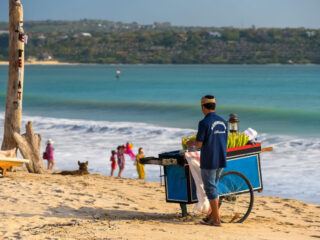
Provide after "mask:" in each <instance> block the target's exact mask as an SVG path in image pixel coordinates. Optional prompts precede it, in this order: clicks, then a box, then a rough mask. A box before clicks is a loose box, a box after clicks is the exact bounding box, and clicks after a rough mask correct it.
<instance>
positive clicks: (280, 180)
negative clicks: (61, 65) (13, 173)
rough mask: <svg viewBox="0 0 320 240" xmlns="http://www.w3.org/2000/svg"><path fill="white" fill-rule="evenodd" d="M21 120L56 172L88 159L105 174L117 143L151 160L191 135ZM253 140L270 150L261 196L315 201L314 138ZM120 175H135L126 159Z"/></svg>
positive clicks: (154, 173)
mask: <svg viewBox="0 0 320 240" xmlns="http://www.w3.org/2000/svg"><path fill="white" fill-rule="evenodd" d="M24 119H25V120H28V121H32V122H33V125H34V130H35V132H36V133H40V134H41V136H42V139H43V141H42V144H41V151H44V149H45V143H46V140H47V139H49V138H51V139H53V141H54V147H55V160H56V169H59V170H71V169H76V168H77V161H89V166H88V167H89V171H90V172H91V173H100V174H103V175H109V173H110V166H111V164H110V161H109V159H110V152H111V150H115V149H116V147H117V146H118V145H123V144H125V143H126V142H127V141H129V142H131V143H133V146H134V147H133V152H134V153H137V150H138V148H139V147H143V148H144V149H145V154H146V156H154V157H157V156H158V154H159V153H161V152H166V151H173V150H177V149H181V138H182V137H184V136H190V135H193V134H194V133H195V132H196V130H194V129H182V128H169V127H161V126H156V125H151V124H146V123H135V122H107V121H89V120H72V119H59V118H47V117H37V116H24ZM3 121H4V114H0V125H1V126H3ZM25 124H26V122H25V121H23V125H25ZM2 130H3V129H2ZM22 132H24V129H23V130H22ZM0 140H1V141H2V136H1V137H0ZM259 141H261V142H262V147H271V146H272V147H273V148H274V151H273V152H264V153H262V154H261V166H262V178H263V186H264V193H263V194H265V195H272V196H280V197H286V198H295V199H299V200H303V201H307V202H313V203H320V191H319V189H320V182H319V179H320V172H319V171H318V169H319V168H320V161H319V156H320V138H315V137H313V138H312V137H305V138H302V137H301V136H300V137H298V136H288V135H275V134H265V133H262V134H259ZM145 169H146V176H147V178H146V179H147V180H149V181H160V177H159V175H160V167H159V166H155V165H146V166H145ZM123 176H124V177H128V178H136V177H137V173H136V168H135V165H134V162H133V161H132V160H131V159H130V158H128V157H126V165H125V170H124V174H123Z"/></svg>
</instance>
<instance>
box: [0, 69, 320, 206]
mask: <svg viewBox="0 0 320 240" xmlns="http://www.w3.org/2000/svg"><path fill="white" fill-rule="evenodd" d="M118 68H120V69H121V73H120V75H119V76H120V77H119V79H116V70H117V69H118ZM7 79H8V67H7V66H0V113H1V115H0V117H1V118H0V121H1V122H0V124H1V126H3V119H4V110H5V92H6V83H7ZM24 84H25V85H24V99H23V114H24V117H23V120H24V121H28V120H33V122H34V124H35V129H36V131H38V132H40V133H41V134H42V136H43V138H44V139H47V138H49V137H51V138H53V139H54V141H55V147H56V159H57V168H59V169H72V168H75V167H76V165H75V163H76V161H77V160H81V161H82V160H88V159H89V166H90V168H91V171H92V172H99V173H102V174H108V173H109V169H110V166H109V162H108V158H109V156H110V155H109V152H110V150H111V149H114V148H115V147H116V146H117V145H119V144H123V143H125V142H126V141H131V142H133V144H134V150H136V149H137V148H138V147H140V146H143V147H144V148H145V150H146V154H147V155H153V156H156V155H157V154H158V153H160V152H162V151H168V150H175V149H179V148H180V141H181V137H182V136H188V135H190V134H193V133H194V132H195V131H196V128H197V124H198V121H199V120H200V119H201V118H202V117H203V116H202V113H201V109H200V98H201V96H203V95H206V94H212V95H214V96H215V97H216V99H217V112H218V114H220V115H221V116H223V117H224V118H226V119H227V118H228V115H229V114H230V113H237V114H238V117H239V119H240V129H241V130H245V129H246V128H248V127H251V128H254V129H255V130H257V131H258V133H259V139H260V140H261V141H262V144H263V146H265V147H268V146H273V147H274V149H275V150H274V152H272V153H270V152H268V153H264V154H262V171H263V179H264V186H265V191H264V192H265V194H270V195H279V196H284V197H292V198H298V199H301V200H305V201H309V202H317V203H320V200H319V199H320V183H319V179H320V174H319V171H317V170H316V169H317V168H319V167H320V160H319V159H320V66H319V65H75V66H26V67H25V83H24ZM2 132H3V131H2V130H1V132H0V135H2ZM43 146H44V143H43ZM102 156H103V157H102ZM147 171H148V172H147V179H148V180H153V181H158V180H159V177H158V175H159V173H158V171H159V169H158V168H155V167H151V166H148V167H147ZM125 176H126V177H136V173H135V169H134V166H133V164H132V163H131V162H130V160H128V161H127V166H126V172H125Z"/></svg>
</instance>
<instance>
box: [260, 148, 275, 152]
mask: <svg viewBox="0 0 320 240" xmlns="http://www.w3.org/2000/svg"><path fill="white" fill-rule="evenodd" d="M272 151H273V147H267V148H262V149H261V152H272Z"/></svg>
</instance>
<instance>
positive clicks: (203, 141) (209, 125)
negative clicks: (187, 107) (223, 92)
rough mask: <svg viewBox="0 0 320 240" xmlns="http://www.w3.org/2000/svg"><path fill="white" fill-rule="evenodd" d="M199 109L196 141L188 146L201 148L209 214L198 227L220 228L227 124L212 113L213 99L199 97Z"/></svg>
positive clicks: (213, 107)
mask: <svg viewBox="0 0 320 240" xmlns="http://www.w3.org/2000/svg"><path fill="white" fill-rule="evenodd" d="M201 109H202V113H203V114H204V115H205V117H204V118H203V119H202V120H201V121H200V122H199V125H198V133H197V137H196V140H195V141H189V142H187V145H188V146H194V145H195V146H196V147H197V148H201V154H200V168H201V178H202V181H203V185H204V190H205V192H206V195H207V197H208V199H209V201H210V206H211V214H210V215H208V216H207V218H205V219H203V221H202V222H201V223H202V224H206V225H210V226H221V221H220V215H219V196H218V188H217V183H218V180H219V176H220V173H221V170H222V168H225V167H226V157H227V139H228V123H227V122H226V121H225V120H224V119H223V118H222V117H220V116H219V115H218V114H216V113H215V109H216V100H215V98H214V96H212V95H206V96H204V97H202V98H201Z"/></svg>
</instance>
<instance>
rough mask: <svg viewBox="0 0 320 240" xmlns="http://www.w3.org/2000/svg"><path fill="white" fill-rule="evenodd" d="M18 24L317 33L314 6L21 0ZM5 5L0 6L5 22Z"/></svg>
mask: <svg viewBox="0 0 320 240" xmlns="http://www.w3.org/2000/svg"><path fill="white" fill-rule="evenodd" d="M21 2H22V4H23V6H24V20H48V19H50V20H80V19H84V18H87V19H103V20H110V21H122V22H125V23H131V22H134V21H135V22H137V23H139V24H152V23H153V22H156V21H157V22H171V24H172V25H178V26H207V27H229V26H233V27H240V28H247V27H251V26H252V25H255V26H256V27H280V28H285V27H291V28H295V27H305V28H316V29H319V28H320V14H319V12H320V0H21ZM8 5H9V0H0V21H8V19H9V17H8Z"/></svg>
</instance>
